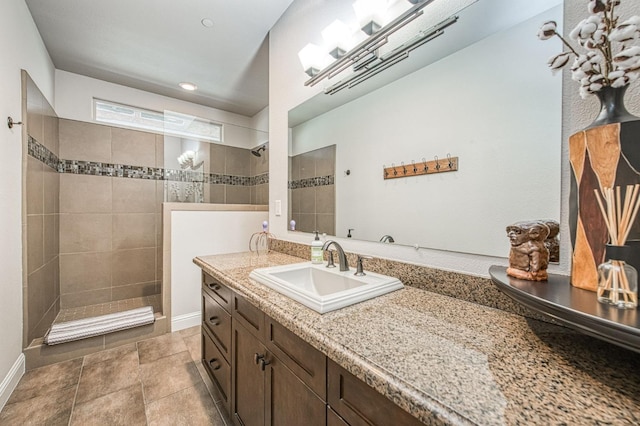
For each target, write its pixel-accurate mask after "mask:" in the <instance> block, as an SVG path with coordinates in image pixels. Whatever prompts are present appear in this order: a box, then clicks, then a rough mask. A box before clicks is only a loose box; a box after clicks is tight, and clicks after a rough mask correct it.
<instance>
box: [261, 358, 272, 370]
mask: <svg viewBox="0 0 640 426" xmlns="http://www.w3.org/2000/svg"><path fill="white" fill-rule="evenodd" d="M269 364H271V361H267V360H266V359H264V357H262V358H260V370H262V371H264V368H265V367H266V366H267V365H269Z"/></svg>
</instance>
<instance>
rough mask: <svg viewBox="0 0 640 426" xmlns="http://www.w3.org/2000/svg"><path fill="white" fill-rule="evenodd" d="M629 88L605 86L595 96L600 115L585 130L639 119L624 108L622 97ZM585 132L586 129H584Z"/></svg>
mask: <svg viewBox="0 0 640 426" xmlns="http://www.w3.org/2000/svg"><path fill="white" fill-rule="evenodd" d="M628 87H629V86H622V87H610V86H605V87H603V88H602V89H600V91H599V92H596V93H595V95H596V97H597V98H598V100H599V101H600V113H599V114H598V116H597V117H596V119H595V120H594V121H593V123H591V124H590V125H589V126H588V127H587V129H591V128H593V127H598V126H603V125H605V124H612V123H624V122H627V121H633V120H638V119H639V118H638V117H636V116H635V115H633V114H631V113H630V112H629V111H627V108H626V107H625V106H624V95H625V93H626V92H627V88H628ZM585 130H586V129H585Z"/></svg>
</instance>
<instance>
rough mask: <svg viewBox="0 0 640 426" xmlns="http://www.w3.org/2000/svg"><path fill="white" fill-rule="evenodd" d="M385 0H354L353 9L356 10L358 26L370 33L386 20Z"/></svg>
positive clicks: (386, 5)
mask: <svg viewBox="0 0 640 426" xmlns="http://www.w3.org/2000/svg"><path fill="white" fill-rule="evenodd" d="M387 7H388V4H387V0H356V2H355V3H354V4H353V9H354V10H355V12H356V17H357V18H358V23H359V24H360V28H361V29H362V31H364V32H365V33H367V34H369V35H371V34H373V33H375V32H376V31H378V30H379V29H380V28H381V27H382V26H383V25H384V24H385V23H386V22H385V21H386V12H387Z"/></svg>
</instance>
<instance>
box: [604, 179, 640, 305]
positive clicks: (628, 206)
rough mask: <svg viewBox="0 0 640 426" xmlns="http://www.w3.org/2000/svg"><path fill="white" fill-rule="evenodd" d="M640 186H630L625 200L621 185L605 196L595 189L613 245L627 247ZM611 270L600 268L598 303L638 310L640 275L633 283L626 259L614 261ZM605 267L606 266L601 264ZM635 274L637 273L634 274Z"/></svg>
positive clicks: (635, 277) (635, 213) (636, 209)
mask: <svg viewBox="0 0 640 426" xmlns="http://www.w3.org/2000/svg"><path fill="white" fill-rule="evenodd" d="M639 191H640V184H636V185H627V186H626V189H625V193H624V199H623V197H622V189H621V188H620V186H617V187H616V188H615V189H613V188H604V189H603V190H602V194H601V193H600V192H599V191H598V190H597V189H595V190H594V192H595V195H596V200H597V202H598V207H599V208H600V213H602V218H603V219H604V222H605V224H606V226H607V231H608V233H609V239H610V241H611V245H613V246H624V245H625V244H626V241H627V238H628V237H629V232H630V231H631V228H632V227H633V224H634V222H635V220H636V217H637V215H638V210H640V197H639ZM610 262H611V267H610V268H608V269H606V268H605V269H606V270H605V271H604V272H602V271H601V267H599V268H598V269H599V283H598V300H599V301H606V302H608V303H612V304H614V305H616V306H621V307H636V306H637V304H638V294H637V275H634V281H633V282H631V283H630V282H629V278H628V277H627V273H626V272H625V268H630V266H628V265H626V264H625V262H624V261H623V260H620V259H610ZM601 266H602V265H601ZM634 274H637V273H635V272H634Z"/></svg>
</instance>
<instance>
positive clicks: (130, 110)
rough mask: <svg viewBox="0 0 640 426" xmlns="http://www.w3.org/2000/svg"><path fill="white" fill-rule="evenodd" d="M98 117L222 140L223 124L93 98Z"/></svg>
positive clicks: (160, 130)
mask: <svg viewBox="0 0 640 426" xmlns="http://www.w3.org/2000/svg"><path fill="white" fill-rule="evenodd" d="M93 107H94V114H95V119H96V121H98V122H101V123H108V124H113V125H115V126H119V127H128V128H132V129H140V130H147V131H150V132H156V133H163V134H166V135H173V136H180V137H187V138H194V139H200V140H206V141H211V142H222V124H219V123H214V122H212V121H209V120H206V119H204V118H199V117H194V116H192V115H187V114H180V113H178V112H173V111H165V112H164V113H162V112H158V111H151V110H147V109H142V108H138V107H133V106H129V105H122V104H118V103H115V102H110V101H103V100H99V99H94V100H93Z"/></svg>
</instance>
